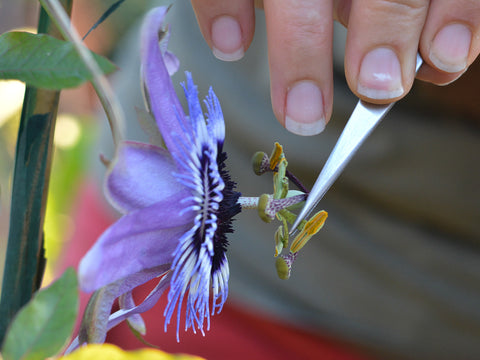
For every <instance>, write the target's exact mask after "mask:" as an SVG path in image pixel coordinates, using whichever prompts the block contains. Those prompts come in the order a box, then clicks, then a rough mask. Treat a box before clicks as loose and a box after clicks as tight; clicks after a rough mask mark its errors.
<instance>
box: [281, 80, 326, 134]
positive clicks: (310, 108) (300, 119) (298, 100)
mask: <svg viewBox="0 0 480 360" xmlns="http://www.w3.org/2000/svg"><path fill="white" fill-rule="evenodd" d="M325 125H326V121H325V110H324V101H323V96H322V92H321V90H320V88H319V87H318V86H317V85H316V84H315V83H314V82H313V81H309V80H304V81H299V82H297V83H295V84H294V85H293V86H292V87H291V88H290V89H289V90H288V93H287V98H286V106H285V128H286V129H287V130H288V131H290V132H291V133H293V134H296V135H302V136H312V135H317V134H319V133H321V132H322V131H323V130H324V128H325Z"/></svg>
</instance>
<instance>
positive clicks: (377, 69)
mask: <svg viewBox="0 0 480 360" xmlns="http://www.w3.org/2000/svg"><path fill="white" fill-rule="evenodd" d="M255 4H257V5H260V6H263V7H264V9H265V17H266V23H267V38H268V56H269V65H270V79H271V80H270V82H271V84H270V85H271V97H272V107H273V111H274V113H275V116H276V117H277V119H278V121H279V122H280V123H281V124H282V125H284V126H285V127H286V128H287V130H289V131H291V132H293V133H295V134H298V135H315V134H318V133H320V132H321V131H322V130H323V128H324V127H325V124H326V123H327V122H328V120H329V119H330V116H331V113H332V104H333V73H332V72H333V70H332V34H333V20H334V19H335V20H337V21H339V22H340V23H342V24H343V25H344V26H346V27H348V35H347V43H346V49H345V76H346V79H347V82H348V85H349V86H350V88H351V90H352V91H353V92H354V93H355V94H356V95H357V96H358V97H359V98H361V99H363V100H367V101H369V102H373V103H378V104H385V103H390V102H392V101H396V100H398V99H400V98H402V97H403V96H405V94H406V93H408V91H409V90H410V88H411V86H412V83H413V79H414V77H415V57H416V53H417V51H420V54H421V55H422V57H423V59H424V61H425V63H424V65H423V66H422V68H421V69H420V71H419V73H418V74H417V78H419V79H422V80H425V81H429V82H432V83H434V84H438V85H442V84H448V83H450V82H452V81H454V80H456V79H457V78H458V77H460V76H461V75H462V74H463V73H464V72H465V70H466V69H467V68H468V66H469V65H470V64H471V63H472V62H473V61H474V60H475V58H476V57H477V56H478V54H479V52H480V1H479V0H455V1H451V0H354V1H352V0H282V1H278V0H264V1H263V2H262V1H255ZM192 5H193V8H194V10H195V13H196V16H197V19H198V23H199V26H200V30H201V31H202V34H203V36H204V38H205V39H206V41H207V43H208V44H209V46H210V47H211V48H212V50H213V53H214V54H215V56H217V57H218V58H220V59H222V60H226V61H233V60H238V59H240V58H241V57H242V56H243V54H244V51H246V49H247V48H248V46H249V45H250V42H251V41H252V38H253V34H254V27H255V22H254V1H253V0H229V1H225V0H192Z"/></svg>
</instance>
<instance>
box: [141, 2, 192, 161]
mask: <svg viewBox="0 0 480 360" xmlns="http://www.w3.org/2000/svg"><path fill="white" fill-rule="evenodd" d="M167 9H168V8H167V7H159V8H155V9H153V10H151V11H150V12H149V13H148V14H147V16H146V18H145V21H144V23H143V26H142V35H141V36H142V38H141V42H142V76H143V81H144V82H145V87H146V90H147V93H148V94H147V96H148V103H149V107H150V111H151V112H152V113H153V115H154V117H155V120H156V121H157V125H158V128H159V129H160V132H161V133H162V136H163V139H164V141H165V144H166V146H167V148H168V150H170V152H171V153H172V154H175V153H176V152H177V151H178V147H179V146H181V144H187V143H188V141H187V139H186V137H185V131H188V129H189V127H188V125H187V122H186V117H185V113H184V112H183V109H182V106H181V104H180V102H179V100H178V97H177V94H176V93H175V89H174V87H173V84H172V81H171V79H170V75H169V72H168V70H167V67H166V65H165V61H164V58H163V54H162V51H161V48H162V49H164V48H165V45H164V44H162V45H159V40H162V41H165V40H166V36H165V32H162V26H163V20H164V18H165V14H166V12H167ZM159 34H160V36H162V35H163V37H162V38H161V39H159ZM168 63H169V66H170V65H171V63H172V58H171V55H168Z"/></svg>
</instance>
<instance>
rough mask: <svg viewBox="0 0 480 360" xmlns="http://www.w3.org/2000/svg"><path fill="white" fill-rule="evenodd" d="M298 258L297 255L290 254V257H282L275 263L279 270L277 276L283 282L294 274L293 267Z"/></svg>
mask: <svg viewBox="0 0 480 360" xmlns="http://www.w3.org/2000/svg"><path fill="white" fill-rule="evenodd" d="M296 258H297V253H291V252H290V253H288V255H281V256H279V257H277V260H276V261H275V267H276V268H277V275H278V277H279V278H280V279H282V280H287V279H288V278H289V277H290V273H291V272H292V265H293V262H294V261H295V259H296Z"/></svg>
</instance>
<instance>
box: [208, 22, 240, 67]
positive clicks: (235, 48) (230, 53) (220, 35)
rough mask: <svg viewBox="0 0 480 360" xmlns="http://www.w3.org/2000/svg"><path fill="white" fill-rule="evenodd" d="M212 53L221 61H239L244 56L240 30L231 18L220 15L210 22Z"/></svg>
mask: <svg viewBox="0 0 480 360" xmlns="http://www.w3.org/2000/svg"><path fill="white" fill-rule="evenodd" d="M211 40H212V52H213V55H215V57H216V58H218V59H220V60H223V61H236V60H240V59H241V58H242V57H243V56H244V54H245V50H244V45H243V35H242V28H241V26H240V24H239V22H238V21H237V19H235V18H234V17H232V16H229V15H221V16H218V17H217V18H215V19H214V20H213V21H212V29H211Z"/></svg>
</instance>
